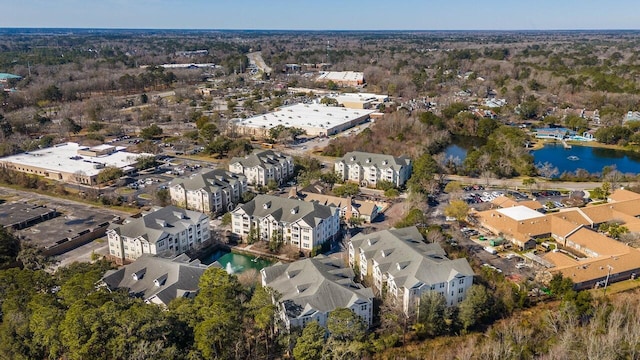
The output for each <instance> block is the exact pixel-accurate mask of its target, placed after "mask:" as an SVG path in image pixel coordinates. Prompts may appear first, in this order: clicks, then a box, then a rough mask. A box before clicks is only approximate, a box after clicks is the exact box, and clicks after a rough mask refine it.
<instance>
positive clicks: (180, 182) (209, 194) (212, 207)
mask: <svg viewBox="0 0 640 360" xmlns="http://www.w3.org/2000/svg"><path fill="white" fill-rule="evenodd" d="M245 192H247V178H246V177H245V176H244V175H242V174H236V173H232V172H230V171H226V170H222V169H216V170H202V171H201V172H199V173H196V174H193V175H191V176H189V177H187V178H176V179H174V180H172V181H171V183H170V184H169V194H170V195H171V203H172V204H173V205H176V206H179V207H182V208H186V209H189V210H195V211H200V212H203V213H207V214H219V213H224V212H227V211H231V210H233V209H234V208H235V206H236V205H237V204H238V203H239V202H240V200H241V199H242V194H244V193H245Z"/></svg>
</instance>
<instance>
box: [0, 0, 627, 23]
mask: <svg viewBox="0 0 640 360" xmlns="http://www.w3.org/2000/svg"><path fill="white" fill-rule="evenodd" d="M0 9H2V13H3V14H2V16H1V19H2V20H0V27H81V28H151V29H268V30H270V29H285V30H556V29H569V30H573V29H639V28H640V0H493V1H481V0H473V1H472V0H457V1H456V0H399V1H381V0H364V1H356V0H314V1H307V0H233V1H231V0H0Z"/></svg>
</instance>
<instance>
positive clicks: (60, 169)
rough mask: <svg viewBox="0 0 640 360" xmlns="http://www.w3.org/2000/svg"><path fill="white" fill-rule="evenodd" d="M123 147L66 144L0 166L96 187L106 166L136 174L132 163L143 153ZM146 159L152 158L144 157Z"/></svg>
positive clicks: (16, 157)
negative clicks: (132, 151)
mask: <svg viewBox="0 0 640 360" xmlns="http://www.w3.org/2000/svg"><path fill="white" fill-rule="evenodd" d="M125 149H126V148H125V147H122V146H111V145H99V146H94V147H88V146H82V145H80V144H78V143H73V142H68V143H64V144H59V145H55V146H53V147H50V148H45V149H40V150H35V151H28V152H24V153H22V154H18V155H12V156H7V157H4V158H1V159H0V167H4V168H7V169H11V170H15V171H20V172H24V173H28V174H34V175H38V176H43V177H45V178H47V179H53V180H59V181H64V182H67V183H76V184H86V185H97V183H98V181H97V178H98V174H99V173H100V171H102V169H104V168H105V167H107V166H114V167H117V168H119V169H121V170H122V171H123V172H124V173H125V174H129V173H132V172H134V171H135V167H134V165H135V163H136V161H138V158H139V157H141V156H144V155H145V154H134V153H130V152H126V151H124V150H125ZM146 155H148V156H153V155H150V154H146Z"/></svg>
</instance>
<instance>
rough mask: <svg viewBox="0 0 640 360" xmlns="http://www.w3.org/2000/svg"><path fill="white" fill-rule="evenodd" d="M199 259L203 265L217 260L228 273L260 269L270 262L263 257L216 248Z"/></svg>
mask: <svg viewBox="0 0 640 360" xmlns="http://www.w3.org/2000/svg"><path fill="white" fill-rule="evenodd" d="M200 261H201V262H202V263H203V264H205V265H209V264H213V263H214V262H216V261H217V262H218V263H219V264H220V266H222V268H223V269H225V270H226V271H227V272H228V273H230V274H239V273H241V272H244V271H247V270H249V269H255V270H257V271H260V270H262V269H263V268H265V267H267V266H269V265H271V264H272V262H271V261H270V260H267V259H264V258H256V257H255V256H249V255H243V254H236V253H232V252H230V251H228V250H216V251H214V252H213V253H211V254H209V255H207V256H205V257H204V258H202V259H201V260H200Z"/></svg>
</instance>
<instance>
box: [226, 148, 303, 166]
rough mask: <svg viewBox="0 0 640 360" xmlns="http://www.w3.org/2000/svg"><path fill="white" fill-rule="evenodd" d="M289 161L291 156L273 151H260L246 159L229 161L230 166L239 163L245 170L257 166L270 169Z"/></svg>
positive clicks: (238, 158)
mask: <svg viewBox="0 0 640 360" xmlns="http://www.w3.org/2000/svg"><path fill="white" fill-rule="evenodd" d="M287 160H291V156H289V155H285V154H282V153H279V152H275V151H273V150H258V151H255V152H253V153H252V154H251V155H247V156H245V157H234V158H232V159H231V161H229V165H233V164H235V163H238V162H239V163H240V164H242V166H243V167H245V168H251V167H256V166H261V167H264V168H270V167H273V166H274V165H279V164H280V163H282V162H286V161H287Z"/></svg>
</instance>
